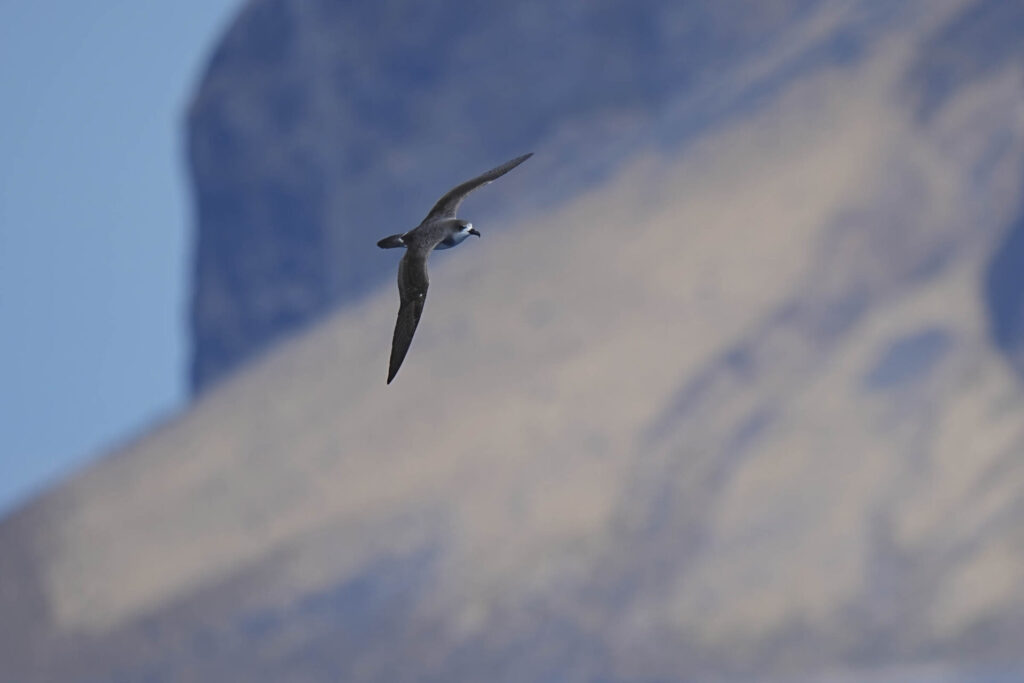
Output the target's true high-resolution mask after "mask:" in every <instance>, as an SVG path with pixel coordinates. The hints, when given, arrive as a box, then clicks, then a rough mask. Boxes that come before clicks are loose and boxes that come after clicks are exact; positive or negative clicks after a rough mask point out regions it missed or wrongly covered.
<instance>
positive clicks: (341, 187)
mask: <svg viewBox="0 0 1024 683" xmlns="http://www.w3.org/2000/svg"><path fill="white" fill-rule="evenodd" d="M818 4H820V2H819V1H818V0H783V1H780V2H771V3H753V4H751V3H748V2H734V1H730V2H720V1H717V0H716V1H712V0H701V1H700V2H687V3H679V2H674V1H672V0H645V2H642V3H632V2H622V1H621V0H599V1H598V2H586V3H561V4H552V3H549V2H543V1H542V0H528V1H526V2H516V3H499V4H496V5H495V4H489V5H481V4H480V3H475V2H469V1H468V0H455V1H452V2H444V3H430V4H429V6H425V5H423V3H417V2H411V1H409V0H389V1H388V2H342V3H339V2H335V1H334V0H314V1H312V2H294V1H293V0H259V1H257V2H250V3H248V4H247V5H246V6H245V7H244V8H243V10H242V11H241V13H240V14H239V16H238V19H237V20H236V21H235V22H234V25H233V26H232V27H231V29H230V30H229V31H228V33H227V35H226V36H225V37H224V40H223V41H222V43H221V44H220V45H219V46H218V48H217V50H216V51H215V53H214V55H213V57H212V59H211V61H210V66H209V68H208V70H207V73H206V75H205V77H204V79H203V82H202V85H201V86H200V88H199V90H198V92H197V94H196V97H195V100H194V102H193V104H192V107H191V110H190V112H189V122H188V130H189V160H190V164H191V168H192V177H193V181H194V196H195V202H196V216H197V219H198V221H197V222H198V238H197V242H196V271H195V273H196V275H195V293H194V298H193V306H192V329H193V340H194V342H193V343H194V353H193V361H192V370H191V372H192V384H193V387H194V388H195V389H200V388H202V387H203V386H205V385H206V384H207V383H209V382H210V381H212V380H214V379H215V378H217V377H220V376H221V375H223V374H224V373H226V372H228V371H229V370H230V369H231V368H233V367H235V366H236V365H237V364H238V363H240V362H242V361H243V360H244V359H246V358H248V357H249V356H251V355H252V354H253V353H256V352H257V351H259V350H260V349H262V348H264V347H265V346H267V345H268V344H270V343H272V342H273V341H274V340H276V339H280V338H282V337H284V336H286V335H287V334H289V333H291V332H294V331H296V330H298V329H300V328H302V327H303V326H305V325H306V324H308V323H309V322H310V321H312V320H314V319H316V318H317V317H319V316H321V315H323V314H324V313H325V312H326V311H327V310H328V309H329V308H330V307H331V306H333V305H336V304H341V303H344V302H348V301H353V300H355V299H357V298H359V297H361V296H363V295H365V294H366V293H367V292H368V291H370V290H371V289H372V288H373V287H374V286H376V285H378V284H380V283H381V282H382V281H384V280H385V279H389V278H390V275H391V272H390V271H391V270H392V268H391V266H390V260H388V259H384V258H381V257H380V256H379V255H378V254H376V253H374V251H375V246H374V245H375V243H376V240H377V239H378V238H379V237H380V236H382V235H385V234H390V233H394V232H397V231H400V230H405V229H410V228H412V227H415V225H416V224H417V223H418V222H419V221H420V219H421V218H422V217H423V215H425V213H426V211H427V209H428V208H429V207H430V206H431V205H432V204H433V202H434V200H436V199H437V197H438V196H440V194H441V193H443V192H444V191H445V190H447V189H448V188H449V187H450V186H452V185H454V184H455V183H457V182H460V181H461V180H463V179H464V177H468V176H470V175H473V174H475V173H478V172H480V171H483V170H485V169H487V168H491V167H493V166H494V165H496V164H497V163H500V162H501V161H503V160H505V159H506V158H511V157H512V156H515V155H517V154H520V153H522V152H524V151H528V150H534V151H536V152H538V159H537V160H536V161H537V163H539V164H544V165H545V170H544V172H543V173H538V174H535V175H534V176H532V177H526V178H520V179H509V181H510V184H509V183H507V184H508V185H509V187H508V188H507V189H508V191H507V192H505V193H503V196H497V195H492V196H490V197H481V198H480V201H479V203H478V204H476V206H478V207H480V213H481V215H483V216H487V217H488V218H489V219H490V220H492V221H495V222H497V221H500V219H501V218H502V217H503V216H508V215H510V214H514V211H515V206H516V203H515V201H514V198H515V197H517V196H519V195H521V194H523V193H529V194H530V195H531V196H532V197H533V201H534V202H537V201H541V200H545V201H546V202H547V203H548V204H550V202H552V201H554V200H557V199H563V198H565V197H568V196H571V195H572V193H574V192H575V191H577V190H578V189H580V188H581V187H584V186H585V185H586V184H587V183H588V182H590V181H592V180H593V179H595V178H596V177H601V176H603V175H606V174H608V173H610V172H612V171H613V170H614V169H615V168H617V167H618V165H619V164H620V163H621V162H622V161H623V160H624V159H626V158H628V157H629V156H631V155H632V154H633V152H634V150H635V148H636V144H637V142H638V140H637V137H638V134H641V133H642V131H643V130H644V129H645V128H649V127H652V126H655V125H656V124H657V122H658V120H659V117H660V116H661V115H662V112H663V110H664V107H665V106H666V105H667V104H668V103H669V102H671V101H673V100H677V99H678V98H680V97H682V96H684V95H685V94H686V93H691V94H694V93H697V92H698V91H701V92H702V88H703V89H705V90H708V89H707V88H706V86H707V85H708V84H709V81H712V80H714V79H716V78H719V77H720V74H721V73H722V72H723V71H724V70H728V69H729V68H732V67H734V66H736V65H737V64H740V63H743V62H745V61H749V60H751V59H752V58H753V56H755V55H762V54H765V53H766V51H767V50H769V49H770V48H771V47H772V45H773V43H774V41H776V40H777V39H778V36H780V35H782V33H783V29H790V30H792V27H793V25H794V24H797V25H799V24H800V23H801V22H807V21H809V20H810V17H811V16H812V15H813V12H812V11H811V10H812V9H813V8H814V7H815V6H816V5H818ZM709 90H710V91H711V92H713V94H715V95H716V96H717V95H719V94H722V95H726V97H727V98H728V93H714V90H715V89H714V88H711V89H709ZM716 106H729V103H728V102H722V103H718V104H717V105H716ZM705 109H706V107H705ZM716 114H717V112H712V111H702V108H701V107H700V106H698V107H695V108H694V110H693V115H694V116H695V119H699V117H701V116H706V117H714V116H715V115H716ZM701 123H704V122H702V121H699V120H695V121H693V122H692V123H690V124H689V125H687V126H683V127H678V126H676V127H674V129H673V131H672V134H673V135H683V134H686V133H687V132H688V129H689V128H693V127H695V126H699V125H700V124H701ZM555 172H557V175H555V178H557V182H552V179H553V173H555ZM484 227H485V226H484Z"/></svg>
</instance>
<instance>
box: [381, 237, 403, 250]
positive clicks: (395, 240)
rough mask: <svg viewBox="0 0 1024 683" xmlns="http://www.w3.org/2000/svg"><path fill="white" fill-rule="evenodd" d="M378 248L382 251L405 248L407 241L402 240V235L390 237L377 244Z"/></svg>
mask: <svg viewBox="0 0 1024 683" xmlns="http://www.w3.org/2000/svg"><path fill="white" fill-rule="evenodd" d="M377 246H378V247H380V248H381V249H394V248H395V247H404V246H405V241H403V240H402V236H401V235H389V236H387V237H385V238H384V239H382V240H381V241H380V242H377Z"/></svg>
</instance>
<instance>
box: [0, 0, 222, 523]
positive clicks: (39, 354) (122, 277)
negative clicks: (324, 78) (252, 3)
mask: <svg viewBox="0 0 1024 683" xmlns="http://www.w3.org/2000/svg"><path fill="white" fill-rule="evenodd" d="M238 4H239V2H238V0H174V1H173V2H171V1H168V0H164V1H163V2H139V0H103V2H81V0H47V1H45V2H30V1H28V0H0V102H2V106H0V320H2V321H3V323H2V326H0V330H2V334H0V514H3V513H4V512H6V511H9V510H10V509H11V508H12V507H13V506H15V505H17V504H18V503H19V502H20V501H23V500H24V499H25V498H26V497H28V496H30V495H31V494H32V493H33V492H36V491H38V490H40V488H42V487H45V486H46V485H47V484H48V483H50V482H52V481H53V480H54V478H55V477H59V476H61V475H63V474H65V473H67V472H69V471H71V470H72V469H73V468H74V467H76V466H78V465H80V464H81V463H83V462H84V461H85V460H87V459H88V458H90V457H94V456H96V455H98V454H100V453H102V452H103V451H105V450H107V449H109V448H110V447H111V446H112V445H116V444H117V443H118V442H120V441H122V440H125V439H127V438H129V437H131V436H132V435H134V434H136V433H137V432H139V431H141V430H142V429H143V428H145V427H146V426H147V425H150V424H152V422H153V421H155V420H158V419H161V418H162V417H166V416H167V415H169V414H171V413H173V412H174V411H175V410H176V409H177V408H179V407H180V406H181V405H182V404H183V402H184V400H185V396H186V383H185V377H186V373H185V369H186V361H187V353H188V343H187V336H186V335H187V327H186V316H187V305H188V275H189V268H190V266H189V254H190V249H191V238H192V217H191V208H190V200H189V194H188V185H187V180H186V176H185V168H184V150H183V145H182V141H183V113H184V111H185V108H186V107H187V103H188V99H189V97H190V95H191V92H192V89H193V87H194V85H195V83H196V81H197V79H198V77H199V76H200V73H201V71H202V68H203V65H204V62H205V60H206V57H207V54H208V52H209V50H210V49H211V47H212V45H213V44H214V41H215V40H216V38H217V36H218V35H219V33H220V31H221V30H223V28H224V27H225V26H226V25H227V22H228V21H229V20H230V18H231V15H232V13H233V11H234V10H235V9H236V8H237V6H238Z"/></svg>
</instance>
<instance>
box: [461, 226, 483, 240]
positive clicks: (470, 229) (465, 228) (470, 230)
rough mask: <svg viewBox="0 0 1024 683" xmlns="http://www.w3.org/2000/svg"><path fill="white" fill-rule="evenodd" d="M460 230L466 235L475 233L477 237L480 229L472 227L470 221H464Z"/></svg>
mask: <svg viewBox="0 0 1024 683" xmlns="http://www.w3.org/2000/svg"><path fill="white" fill-rule="evenodd" d="M462 231H463V232H464V233H466V234H467V235H476V236H477V237H479V236H480V231H479V230H477V229H476V228H474V227H473V224H472V223H464V224H463V225H462Z"/></svg>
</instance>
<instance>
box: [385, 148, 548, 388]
mask: <svg viewBox="0 0 1024 683" xmlns="http://www.w3.org/2000/svg"><path fill="white" fill-rule="evenodd" d="M531 156H533V153H532V152H531V153H530V154H524V155H523V156H521V157H516V158H515V159H512V160H511V161H508V162H506V163H504V164H502V165H501V166H498V167H496V168H492V169H491V170H490V171H487V172H486V173H483V174H481V175H478V176H477V177H476V178H473V179H471V180H467V181H466V182H464V183H462V184H461V185H456V186H455V187H453V188H452V189H451V190H449V191H448V192H447V193H445V195H444V196H443V197H441V198H440V199H439V200H437V203H436V204H434V207H433V208H432V209H431V210H430V213H428V214H427V217H426V218H424V219H423V221H422V222H421V223H420V224H419V225H418V226H416V227H415V228H413V229H412V230H410V231H409V232H406V233H401V234H397V235H389V236H388V237H385V238H384V239H382V240H380V241H379V242H377V246H378V247H380V248H381V249H393V248H396V247H405V255H404V256H403V257H402V260H401V262H400V263H399V264H398V296H399V299H400V300H401V304H400V305H399V308H398V320H397V321H396V322H395V334H394V337H393V338H392V340H391V360H390V363H389V365H388V384H391V380H393V379H394V378H395V375H396V374H398V368H400V367H401V366H402V361H403V360H405V354H406V353H408V351H409V345H410V344H411V343H412V337H413V334H415V332H416V326H417V325H419V322H420V316H421V315H422V314H423V304H424V302H425V301H426V299H427V286H428V284H429V279H428V277H427V256H429V255H430V252H431V251H433V250H434V249H448V248H451V247H454V246H457V245H459V244H460V243H462V241H463V240H464V239H466V238H467V237H468V236H469V235H476V236H477V237H479V236H480V233H479V232H478V231H477V230H476V229H475V228H474V227H473V224H472V223H468V222H466V221H463V220H461V219H459V218H456V216H455V214H456V212H457V211H458V210H459V206H460V205H461V204H462V200H464V199H465V198H466V195H468V194H469V193H470V192H472V191H473V190H475V189H477V188H478V187H482V186H483V185H486V184H487V183H489V182H491V181H492V180H495V179H496V178H500V177H501V176H503V175H505V174H506V173H508V172H509V171H511V170H512V169H513V168H515V167H516V166H518V165H519V164H521V163H523V162H524V161H526V160H527V159H529V158H530V157H531Z"/></svg>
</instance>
